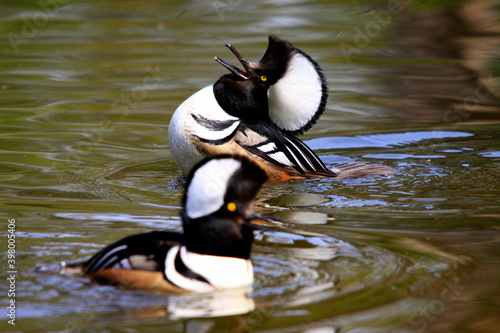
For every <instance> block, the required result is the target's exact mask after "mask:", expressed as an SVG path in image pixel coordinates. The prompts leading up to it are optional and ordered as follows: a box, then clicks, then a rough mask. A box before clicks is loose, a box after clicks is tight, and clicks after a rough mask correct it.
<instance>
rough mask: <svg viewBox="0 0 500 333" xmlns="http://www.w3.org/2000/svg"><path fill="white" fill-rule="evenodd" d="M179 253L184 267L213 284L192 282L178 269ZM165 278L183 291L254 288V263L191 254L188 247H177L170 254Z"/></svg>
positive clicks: (166, 264) (168, 254)
mask: <svg viewBox="0 0 500 333" xmlns="http://www.w3.org/2000/svg"><path fill="white" fill-rule="evenodd" d="M179 251H180V257H181V260H182V262H183V263H184V265H186V267H188V268H189V269H190V270H192V271H193V272H195V273H197V274H199V275H201V276H203V277H204V278H205V279H206V280H207V281H208V282H209V284H207V283H204V282H201V281H197V280H193V279H189V278H187V277H185V276H183V275H181V274H179V273H178V272H177V271H176V270H175V257H176V256H177V254H178V252H179ZM165 275H166V276H167V278H168V279H169V280H170V281H172V282H173V283H174V284H176V285H177V286H179V287H181V288H184V289H186V290H191V291H199V292H204V291H213V290H218V289H219V290H220V289H229V288H239V287H248V286H250V285H251V284H252V283H253V266H252V262H251V261H250V260H245V259H240V258H230V257H219V256H211V255H203V254H197V253H193V252H189V251H188V250H186V247H185V246H181V247H179V246H175V247H173V248H172V249H171V250H170V251H169V252H168V253H167V258H166V259H165Z"/></svg>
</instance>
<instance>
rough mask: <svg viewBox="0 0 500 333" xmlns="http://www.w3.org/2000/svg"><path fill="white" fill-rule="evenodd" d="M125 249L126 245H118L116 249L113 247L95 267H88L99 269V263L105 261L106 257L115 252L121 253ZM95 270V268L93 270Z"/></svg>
mask: <svg viewBox="0 0 500 333" xmlns="http://www.w3.org/2000/svg"><path fill="white" fill-rule="evenodd" d="M126 248H127V245H126V244H125V245H120V246H118V247H115V248H114V249H113V250H111V251H109V252H108V253H106V254H105V255H104V256H103V257H102V258H101V259H100V260H99V261H98V262H97V264H95V265H90V266H93V267H96V268H97V269H101V268H100V266H101V263H102V262H103V261H104V260H106V259H107V258H108V257H110V256H111V255H113V254H115V253H116V252H118V251H121V250H124V249H126ZM94 270H95V268H94Z"/></svg>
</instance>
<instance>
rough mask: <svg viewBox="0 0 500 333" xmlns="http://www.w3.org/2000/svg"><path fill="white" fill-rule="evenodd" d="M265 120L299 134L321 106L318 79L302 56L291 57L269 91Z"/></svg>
mask: <svg viewBox="0 0 500 333" xmlns="http://www.w3.org/2000/svg"><path fill="white" fill-rule="evenodd" d="M268 94H269V97H268V98H269V117H270V118H271V120H272V121H273V122H274V123H275V124H276V125H277V126H278V127H279V128H281V129H284V130H287V131H292V132H293V131H299V130H301V129H302V128H303V127H304V126H306V125H307V124H308V123H309V122H310V121H311V120H312V119H313V117H314V116H315V114H316V112H317V111H318V108H319V107H320V104H321V98H322V96H323V92H322V80H321V76H320V74H319V73H318V71H317V69H316V67H315V66H314V64H313V63H311V61H310V60H309V59H308V58H307V57H306V56H304V55H303V54H301V53H299V52H296V53H294V54H293V55H292V57H291V59H290V61H289V63H288V68H287V70H286V72H285V74H284V75H283V77H282V78H281V79H279V80H278V82H276V83H275V84H274V85H272V86H271V87H270V88H269V93H268Z"/></svg>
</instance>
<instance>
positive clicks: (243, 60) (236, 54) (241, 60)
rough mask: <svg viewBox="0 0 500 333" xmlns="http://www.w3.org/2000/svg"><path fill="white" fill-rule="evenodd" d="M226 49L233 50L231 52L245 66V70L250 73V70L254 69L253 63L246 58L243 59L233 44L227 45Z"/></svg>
mask: <svg viewBox="0 0 500 333" xmlns="http://www.w3.org/2000/svg"><path fill="white" fill-rule="evenodd" d="M226 47H227V48H228V49H230V50H231V52H233V54H234V55H235V56H236V58H238V61H239V62H240V63H241V64H242V65H243V68H245V70H246V71H247V72H249V71H250V69H251V68H252V63H251V62H250V61H248V60H247V59H246V58H245V57H243V56H242V55H241V54H240V53H239V52H238V51H237V50H236V49H235V48H234V46H233V45H231V44H229V43H228V44H226Z"/></svg>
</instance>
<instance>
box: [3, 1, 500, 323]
mask: <svg viewBox="0 0 500 333" xmlns="http://www.w3.org/2000/svg"><path fill="white" fill-rule="evenodd" d="M41 3H42V2H33V3H29V2H28V3H19V2H10V1H7V2H6V3H4V4H2V6H3V7H2V9H3V13H4V14H5V16H4V17H2V18H1V19H0V31H2V32H4V33H5V34H6V36H7V38H4V39H2V40H0V45H1V47H2V54H3V55H4V57H0V68H1V71H0V100H1V103H0V129H1V130H0V138H1V140H2V141H1V142H2V145H1V147H0V148H1V149H0V179H1V180H2V187H1V191H0V196H1V200H0V205H1V206H2V208H3V210H4V211H5V212H6V216H7V217H8V218H15V219H16V221H17V243H16V245H17V249H18V257H17V259H18V269H19V272H20V273H19V279H18V284H17V288H18V289H17V294H16V300H17V302H18V303H17V304H18V305H19V306H18V314H19V317H18V322H17V325H16V327H12V326H11V325H9V324H7V323H6V322H5V321H1V322H0V330H1V331H12V329H13V328H15V329H17V330H18V331H24V332H47V331H62V330H66V331H67V332H77V331H98V332H116V331H120V332H121V331H127V332H144V331H150V332H248V331H263V332H264V331H265V332H314V329H318V330H320V331H321V332H338V331H341V332H359V331H362V332H402V331H405V332H406V331H410V332H424V331H440V332H446V331H452V330H454V329H459V330H464V331H465V330H469V331H481V332H489V331H495V330H496V329H497V328H498V327H499V325H500V322H499V321H498V311H497V310H496V309H497V303H498V301H497V297H496V295H498V292H499V287H498V283H497V281H498V280H499V279H500V270H499V269H498V263H499V262H500V257H499V253H500V251H499V248H500V247H499V242H500V237H499V235H498V231H499V228H498V216H499V213H500V202H499V199H498V198H500V190H499V189H500V183H499V179H500V177H499V175H498V169H499V161H500V159H499V157H500V153H499V152H500V143H499V142H500V141H499V131H498V126H499V125H498V124H499V120H500V118H499V115H500V112H499V111H500V101H499V94H498V87H499V84H498V73H499V72H500V67H499V62H498V58H499V57H498V46H499V45H500V27H499V25H498V17H499V16H500V14H499V13H498V10H497V7H495V3H494V1H493V0H472V1H458V2H457V1H443V2H440V3H432V4H431V3H429V2H426V1H420V0H412V1H404V3H403V4H404V6H403V7H402V8H401V10H398V11H397V13H396V12H395V13H394V14H391V16H390V23H383V22H382V23H383V24H382V23H381V22H380V19H381V17H382V18H383V17H384V16H383V15H387V14H383V13H388V10H389V4H390V2H386V1H372V2H368V1H353V2H350V1H340V0H338V1H334V2H328V3H327V2H321V1H319V2H318V1H305V2H297V1H285V2H284V1H256V2H242V1H224V0H222V1H213V2H212V1H209V2H200V1H190V2H180V1H177V2H176V1H169V2H165V1H149V2H147V3H141V4H139V3H138V2H135V1H114V0H107V1H104V2H102V1H101V2H97V1H94V0H75V1H71V2H63V1H59V2H57V4H58V6H56V7H51V8H50V9H47V10H48V12H47V11H45V12H44V9H43V8H42V7H40V6H41ZM54 3H56V2H54ZM44 13H45V14H44ZM36 15H39V16H36ZM44 15H46V16H44ZM44 17H45V18H46V19H45V18H44ZM35 18H37V20H36V19H35ZM377 18H378V19H379V21H377ZM385 18H386V19H387V16H385ZM370 29H372V30H370ZM271 33H272V34H277V35H279V36H281V37H283V38H287V39H290V40H291V41H293V42H294V43H295V44H296V45H297V46H299V47H300V48H302V49H304V50H307V52H308V53H310V54H311V55H312V56H313V57H314V58H315V59H317V60H318V62H319V63H320V64H321V65H322V67H323V68H324V72H325V76H326V77H327V79H328V83H329V88H330V99H329V101H328V105H327V110H326V111H325V113H324V115H323V116H322V118H321V119H320V121H319V122H318V123H317V124H316V126H315V127H314V128H313V129H312V130H311V131H310V132H308V133H307V135H305V136H303V139H304V140H305V141H306V142H307V144H308V145H309V146H311V147H312V148H313V149H315V150H316V151H317V152H318V154H319V155H320V156H321V158H322V159H323V160H324V161H325V163H337V162H342V161H357V162H366V163H372V164H381V165H387V166H390V167H392V168H394V169H395V173H393V174H391V175H387V176H383V177H379V178H376V179H356V180H331V179H316V180H303V181H290V182H278V183H269V184H266V185H265V186H264V188H263V189H262V191H261V192H260V194H259V196H258V200H257V202H256V209H257V210H258V211H259V212H261V213H264V214H266V215H270V216H278V217H279V218H280V219H281V220H283V221H284V222H283V223H282V224H278V223H277V224H276V225H271V226H269V230H265V231H259V232H256V235H255V236H256V243H255V246H254V249H253V259H252V260H253V263H254V268H255V280H256V281H255V284H254V285H253V288H252V290H251V291H250V292H248V293H239V294H238V293H231V292H230V293H216V294H210V295H175V296H172V295H170V296H168V295H160V294H155V293H148V292H140V291H132V290H121V289H117V288H114V287H111V286H101V285H97V284H95V283H92V282H90V281H88V280H87V279H86V278H84V277H71V276H61V275H45V274H36V273H35V272H34V268H35V267H36V266H38V265H57V263H59V262H60V261H61V260H78V259H83V258H87V257H89V256H91V255H92V254H93V253H95V252H96V251H98V250H99V249H100V248H102V247H103V246H104V245H105V244H109V243H111V242H113V241H115V240H117V239H119V238H123V237H125V236H127V235H130V234H134V233H139V232H144V231H147V230H152V229H166V230H179V229H180V219H179V217H178V209H179V202H180V200H181V197H182V193H183V186H184V179H183V178H182V177H180V172H179V171H178V169H177V167H176V166H175V164H174V163H173V160H172V158H171V155H170V151H169V147H168V142H167V139H166V131H167V127H168V122H169V119H170V117H171V114H172V113H173V111H174V110H175V108H176V107H177V106H178V105H179V104H180V103H181V102H182V101H183V100H184V99H185V98H187V97H188V96H190V95H191V94H192V93H193V92H195V91H197V90H198V89H200V88H202V87H204V86H206V85H208V84H212V83H213V82H214V81H215V80H216V78H217V77H218V76H220V75H222V74H224V73H225V72H224V69H222V68H220V66H218V65H217V64H216V63H215V62H214V61H213V57H214V56H215V55H218V56H220V55H222V53H223V52H226V50H225V48H224V44H225V43H227V42H231V43H233V44H234V45H237V46H238V49H240V50H241V52H242V53H244V54H245V55H247V56H248V58H249V59H259V58H260V57H261V56H262V52H263V50H264V49H265V46H266V43H267V38H266V37H267V35H269V34H271ZM361 33H363V34H365V35H364V36H362V35H361ZM9 36H10V37H9ZM13 38H14V39H13ZM16 38H17V39H16ZM356 40H358V44H356ZM13 41H14V43H17V44H14V45H13V44H12V43H13ZM346 45H347V46H349V45H350V46H352V47H355V48H356V49H355V50H356V51H355V52H352V54H350V56H349V57H347V56H346V54H345V49H344V51H343V47H345V46H346ZM352 50H353V49H351V51H352ZM3 281H5V280H3ZM0 286H1V287H2V290H5V287H6V284H5V282H0ZM2 297H3V298H1V300H2V304H4V301H5V302H6V301H7V300H6V298H5V295H4V296H2ZM228 304H230V305H229V306H228ZM35 322H36V325H35V324H34V323H35Z"/></svg>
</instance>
